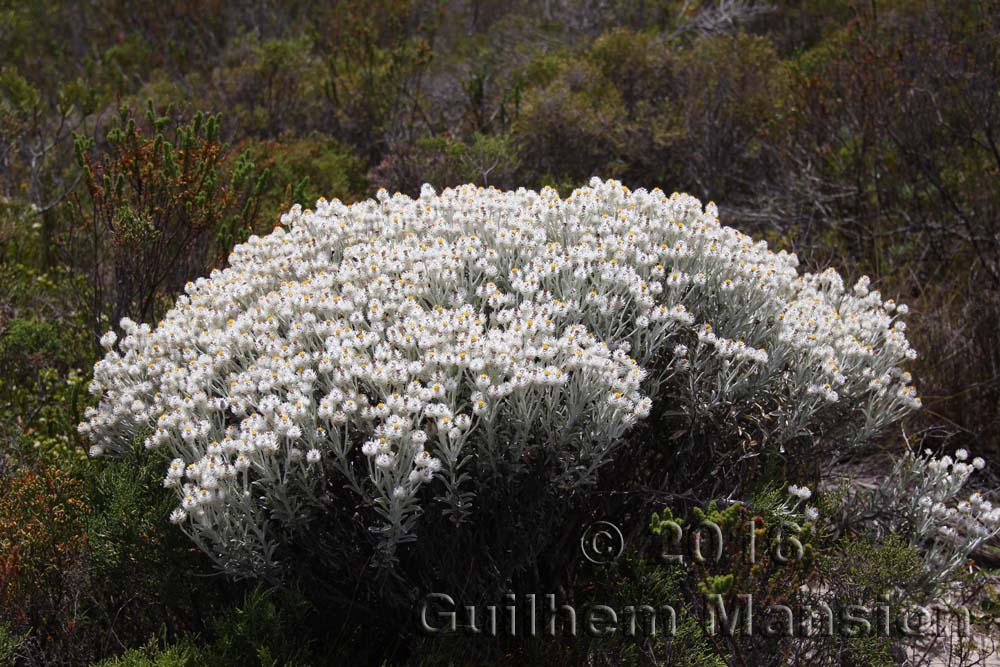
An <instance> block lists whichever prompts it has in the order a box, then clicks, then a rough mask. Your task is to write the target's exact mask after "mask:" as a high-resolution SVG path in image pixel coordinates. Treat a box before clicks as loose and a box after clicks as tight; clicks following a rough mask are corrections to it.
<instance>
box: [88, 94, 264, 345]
mask: <svg viewBox="0 0 1000 667" xmlns="http://www.w3.org/2000/svg"><path fill="white" fill-rule="evenodd" d="M219 118H220V117H219V115H215V116H203V115H202V114H200V113H199V114H196V115H195V116H194V118H193V119H192V120H191V121H190V122H188V123H178V122H177V121H176V120H174V119H173V118H171V117H170V115H169V113H168V115H164V116H160V115H158V114H157V113H156V112H155V110H154V109H153V106H152V103H150V105H149V108H148V110H147V114H146V123H147V125H148V130H143V129H142V128H140V126H139V125H138V124H137V122H136V119H135V118H134V116H133V115H132V113H131V111H130V110H129V109H128V108H127V107H123V108H122V109H121V110H120V113H119V117H118V119H117V121H116V123H115V125H114V127H112V128H111V129H110V130H109V131H108V133H107V135H106V137H105V142H106V147H105V150H104V151H101V152H97V151H95V150H94V148H95V146H94V142H93V141H92V140H90V139H88V138H86V137H83V136H78V137H77V139H76V152H77V160H78V162H79V163H80V166H81V168H82V170H83V178H84V185H85V186H86V194H85V196H82V197H79V198H77V199H76V202H75V206H74V213H75V222H76V226H75V229H74V230H73V231H74V232H75V234H74V236H75V238H74V244H73V246H74V247H73V249H74V250H75V251H77V252H79V253H81V254H82V262H81V263H82V266H83V267H84V270H86V271H87V273H88V275H89V278H90V286H91V294H90V295H89V296H90V299H91V302H90V304H89V312H90V319H91V322H92V326H93V327H94V329H95V330H102V329H103V328H104V327H105V326H106V324H107V323H108V322H118V321H119V320H120V319H121V318H122V317H124V316H125V315H132V316H134V317H138V318H141V319H144V320H151V319H154V318H155V317H156V316H157V314H158V310H157V307H158V305H159V303H158V299H159V298H161V297H162V296H163V295H165V294H171V293H173V292H174V291H176V290H177V289H178V288H179V287H180V285H181V284H183V282H184V280H185V279H186V277H187V276H189V275H191V273H193V272H197V271H199V270H201V268H202V267H204V266H205V265H206V263H207V262H208V261H209V259H210V258H211V259H214V257H213V253H217V252H219V251H222V252H224V251H225V249H226V248H228V247H231V245H232V244H233V243H235V242H238V241H240V240H242V239H243V238H245V237H246V235H247V234H248V233H249V230H250V229H252V227H253V224H254V222H255V220H256V219H257V215H258V210H259V205H260V194H261V192H262V191H263V188H264V185H265V181H266V172H265V173H260V174H255V165H254V164H253V162H252V161H251V160H249V158H248V157H246V156H239V157H236V158H235V163H234V164H233V166H232V167H229V165H227V159H229V157H230V156H229V154H228V148H227V146H226V145H225V144H224V143H222V142H221V140H220V138H219V122H220V121H219ZM147 132H148V134H147Z"/></svg>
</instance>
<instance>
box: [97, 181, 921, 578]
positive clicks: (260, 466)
mask: <svg viewBox="0 0 1000 667" xmlns="http://www.w3.org/2000/svg"><path fill="white" fill-rule="evenodd" d="M281 222H282V224H283V225H285V227H278V228H277V229H275V230H274V232H273V233H271V234H269V235H267V236H263V237H256V236H254V237H252V238H250V240H249V241H248V242H247V243H245V244H243V245H240V246H237V247H236V248H235V249H234V251H233V253H232V255H231V257H230V265H229V267H228V268H226V269H224V270H216V271H213V272H212V274H211V275H210V276H209V277H208V278H201V279H198V280H197V281H195V282H192V283H189V284H188V285H187V287H186V294H184V295H182V296H181V297H180V298H179V299H178V300H177V303H176V305H175V307H174V308H173V309H172V310H171V311H170V312H169V313H168V314H167V315H166V316H165V317H164V319H163V321H161V322H160V323H159V324H158V325H157V326H156V327H155V328H153V327H150V326H149V325H147V324H141V325H140V324H136V323H134V322H132V321H130V320H128V319H125V320H122V322H121V329H122V331H123V332H124V334H125V337H124V339H123V340H121V341H120V342H118V339H117V336H116V334H115V333H113V332H111V333H108V334H107V335H106V336H105V337H104V338H103V339H102V343H103V344H104V345H105V347H106V348H108V353H107V355H106V356H105V358H104V359H103V360H102V361H100V362H99V363H98V364H97V365H96V366H95V369H94V380H93V383H92V384H91V390H92V392H93V393H94V394H95V395H96V396H97V397H99V399H100V403H99V406H98V407H97V408H95V409H92V410H91V411H90V412H89V413H88V415H87V418H88V421H86V422H85V423H83V424H81V426H80V430H81V432H83V433H84V434H86V435H87V436H89V437H90V439H91V440H92V442H93V443H94V444H93V448H92V450H91V453H92V455H94V456H100V455H105V454H108V455H119V454H122V453H124V452H125V451H127V449H128V447H129V443H130V442H131V441H132V439H133V438H134V437H137V436H140V435H141V436H142V437H144V438H145V444H146V446H147V447H149V448H158V449H164V450H166V451H167V452H169V456H170V457H172V458H173V460H172V461H171V462H170V464H169V467H168V469H167V471H166V476H165V478H164V482H163V483H164V485H165V486H166V487H169V488H171V489H174V490H175V492H176V493H177V495H178V499H179V501H180V502H179V506H178V507H177V509H176V510H175V511H174V513H173V515H172V517H171V518H172V520H173V521H174V522H175V523H177V524H180V525H181V526H182V527H183V528H184V530H186V531H187V532H188V533H189V534H190V535H191V537H192V538H193V539H194V540H196V541H197V542H198V543H199V544H200V545H201V546H202V547H203V548H204V549H205V550H206V551H207V552H208V553H210V554H211V555H213V556H214V557H215V558H217V560H218V562H219V563H220V565H221V566H222V567H224V568H226V569H227V570H228V571H230V572H233V573H252V572H260V571H262V570H267V569H268V568H269V567H271V566H272V565H274V564H275V549H276V548H277V546H278V545H277V544H276V542H277V541H280V539H281V537H280V536H281V535H282V531H287V530H299V529H301V528H302V527H304V526H306V525H308V524H309V522H310V521H312V520H313V517H315V516H317V515H318V513H319V512H320V511H323V512H325V513H327V514H331V513H333V514H336V513H338V512H340V513H342V514H344V515H347V514H349V513H353V512H354V511H355V507H354V506H350V505H345V506H340V505H337V503H333V502H331V495H330V494H333V493H336V492H339V490H342V489H343V488H346V489H348V490H349V492H350V493H351V494H353V496H354V497H355V498H356V499H357V500H358V501H359V502H360V504H359V505H358V507H362V508H370V509H372V510H373V511H374V513H375V514H372V515H371V516H372V517H373V518H374V525H371V529H372V530H373V531H374V532H375V533H376V534H377V536H378V548H379V551H380V553H381V554H382V555H383V556H384V557H385V558H386V560H387V562H393V560H394V559H395V557H396V555H397V553H398V550H397V548H396V547H397V545H399V544H400V543H401V542H406V541H410V540H413V539H415V537H416V534H417V532H418V530H419V526H420V525H421V521H422V520H430V519H431V518H432V517H429V516H428V514H431V515H434V514H437V515H438V516H440V515H441V513H445V514H446V515H447V516H448V517H449V519H450V520H451V521H452V522H454V523H456V524H462V523H463V522H464V521H465V520H467V519H475V518H476V516H477V510H478V511H480V512H481V511H482V508H483V507H484V506H489V505H490V504H491V503H493V502H496V499H494V498H491V497H482V496H478V495H477V494H478V493H480V492H481V491H483V490H484V489H485V488H487V486H488V485H489V484H490V483H492V482H491V480H496V479H497V478H498V477H499V478H504V479H508V478H511V479H512V478H516V477H517V476H518V475H522V476H523V475H524V473H525V471H526V470H531V471H532V472H531V474H532V475H535V474H539V472H538V471H542V473H541V474H543V475H544V477H543V482H544V486H545V489H546V492H547V493H550V494H553V495H555V496H557V497H568V496H570V495H572V494H573V493H574V492H575V491H577V490H578V489H581V488H584V487H586V486H587V485H590V484H592V483H594V481H595V480H596V478H597V473H598V470H599V469H600V468H601V466H602V465H604V464H606V463H608V462H609V461H610V460H612V458H613V457H614V454H615V452H616V451H617V450H619V449H620V448H621V447H622V446H623V445H622V443H624V442H626V441H627V439H626V438H625V436H626V433H627V432H629V431H630V430H632V429H633V427H635V426H636V425H637V424H638V423H639V422H641V421H643V420H644V419H645V418H646V417H647V416H649V415H650V413H651V411H652V410H653V409H654V406H657V409H660V408H664V407H666V408H669V409H670V410H671V411H673V412H674V413H676V414H683V415H685V418H686V419H687V420H689V421H690V422H692V423H697V422H699V421H707V420H719V419H723V420H725V419H734V420H735V419H736V418H737V417H736V415H739V414H743V413H746V414H749V412H750V411H751V410H752V411H753V420H754V423H755V424H757V426H758V427H759V429H760V430H761V432H762V434H763V436H762V437H763V438H764V444H766V445H767V446H768V447H770V448H772V449H773V450H778V449H781V448H784V447H793V446H796V443H799V442H801V441H802V440H803V439H810V440H822V441H823V442H828V443H838V444H839V445H841V446H843V445H855V444H858V443H863V442H865V441H866V440H867V439H869V438H870V437H871V436H872V435H873V434H874V433H876V432H878V431H879V430H880V429H882V428H883V427H885V426H886V425H887V424H890V423H891V422H893V421H895V420H897V419H898V418H900V417H901V416H902V415H903V414H905V413H906V412H907V411H909V410H912V409H914V408H916V407H918V406H919V399H918V398H917V397H916V392H915V389H914V388H913V386H912V385H911V384H910V375H909V374H908V373H906V372H904V371H903V370H902V369H901V368H900V364H902V363H904V362H905V361H906V360H908V359H912V358H914V356H915V354H914V352H913V350H912V349H911V348H910V346H909V344H908V342H907V339H906V337H905V334H904V323H903V322H902V321H900V317H901V316H902V315H904V314H905V313H906V308H905V307H904V306H896V305H895V304H894V303H893V302H892V301H885V302H884V301H883V300H882V298H881V296H880V294H879V293H878V292H877V291H871V290H870V289H869V286H868V280H867V279H866V278H862V279H861V280H860V281H859V282H858V283H857V285H855V286H854V288H853V289H852V290H849V289H845V287H844V285H843V283H842V281H841V278H840V276H839V275H838V274H837V273H836V272H835V271H833V270H827V271H825V272H823V273H821V274H817V275H814V274H803V275H799V274H798V272H797V271H796V265H797V260H796V258H795V256H794V255H791V254H788V253H786V252H784V251H782V252H778V253H775V252H772V251H770V250H769V249H768V247H767V244H766V243H765V242H763V241H754V240H753V239H752V238H750V237H748V236H746V235H745V234H742V233H740V232H738V231H736V230H734V229H731V228H729V227H725V226H722V225H721V224H720V223H719V221H718V217H717V210H716V208H715V206H714V205H713V204H709V205H707V206H705V207H702V205H701V204H700V203H699V202H698V201H697V200H696V199H694V198H693V197H690V196H687V195H682V194H674V195H671V196H667V195H665V194H664V193H662V192H661V191H659V190H653V191H645V190H637V191H630V190H629V189H628V188H627V187H625V186H623V185H621V184H620V183H618V182H615V181H601V180H599V179H593V180H592V181H591V183H590V187H587V188H581V189H578V190H575V191H574V192H573V193H572V195H571V196H569V197H568V198H566V199H561V198H560V197H559V196H558V194H557V193H556V191H555V190H552V189H549V188H546V189H543V190H542V191H541V192H534V191H529V190H524V189H519V190H517V191H513V192H500V191H498V190H495V189H492V188H491V189H483V188H476V187H474V186H471V185H469V186H462V187H458V188H454V189H451V188H449V189H446V190H445V191H444V192H442V193H441V194H440V195H438V194H436V193H435V191H434V190H433V189H432V188H431V187H430V186H426V185H425V186H424V188H423V189H422V191H421V194H420V196H419V198H416V199H412V198H410V197H407V196H404V195H399V194H397V195H394V196H389V195H388V194H387V193H386V192H385V191H380V192H379V193H378V196H377V198H376V199H373V200H368V201H364V202H361V203H358V204H354V205H351V206H346V205H344V204H342V203H341V202H339V201H324V200H320V201H319V202H318V204H317V208H316V210H315V211H311V210H302V209H301V208H300V207H299V206H295V207H293V208H292V210H291V211H290V212H289V213H287V214H286V215H284V216H283V217H282V220H281ZM116 343H117V347H116ZM720 410H722V412H721V413H720ZM741 410H742V413H741ZM722 426H723V427H725V426H726V425H725V423H723V424H722ZM511 497H512V498H514V499H515V501H516V499H517V498H518V496H517V493H516V492H515V493H513V494H512V496H511ZM436 501H438V502H436ZM434 508H441V509H440V511H436V510H435V509H434Z"/></svg>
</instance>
